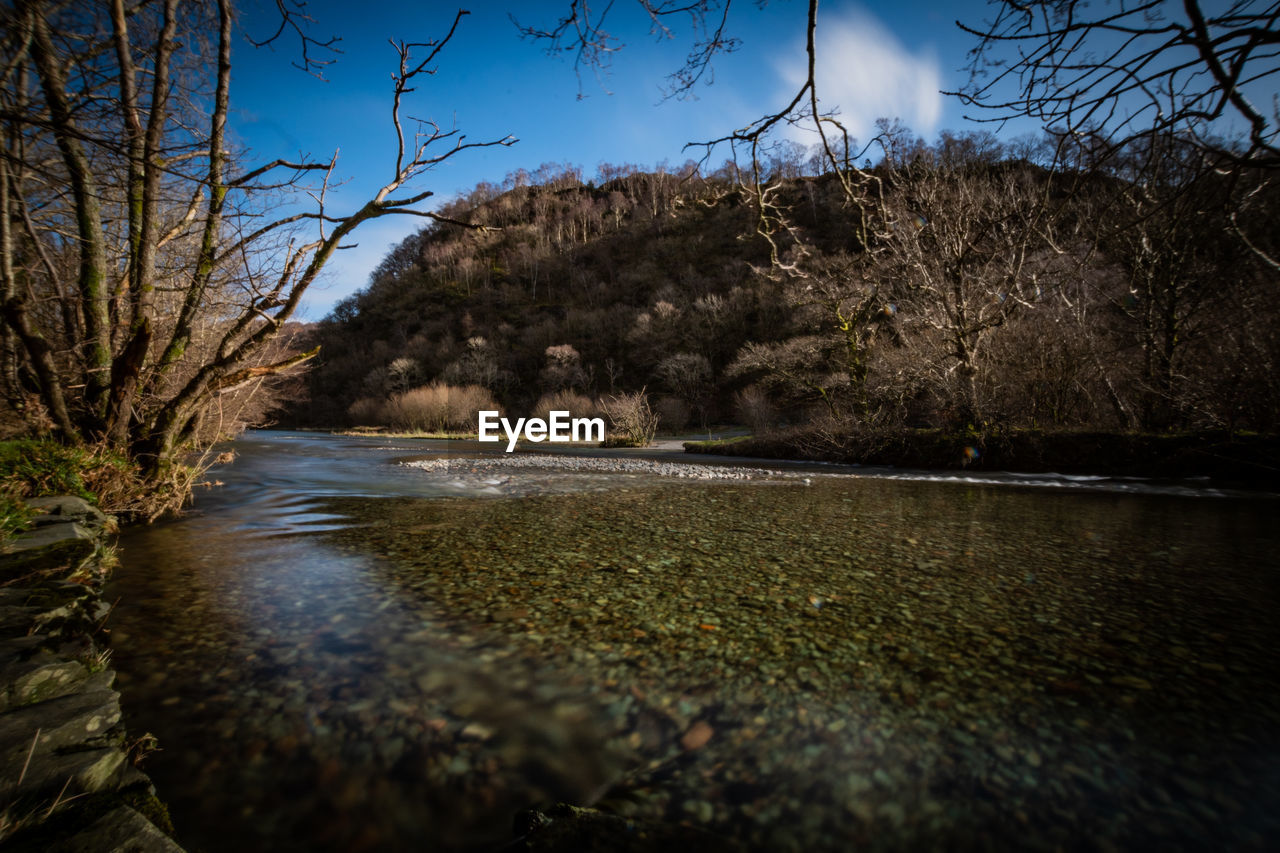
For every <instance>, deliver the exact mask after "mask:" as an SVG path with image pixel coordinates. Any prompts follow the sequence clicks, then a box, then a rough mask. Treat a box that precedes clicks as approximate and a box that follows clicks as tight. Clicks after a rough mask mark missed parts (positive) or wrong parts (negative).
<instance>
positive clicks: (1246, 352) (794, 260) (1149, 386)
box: [291, 136, 1280, 431]
mask: <svg viewBox="0 0 1280 853" xmlns="http://www.w3.org/2000/svg"><path fill="white" fill-rule="evenodd" d="M984 141H985V142H986V143H987V144H985V145H982V146H978V145H974V144H973V142H974V139H973V138H972V137H970V138H965V137H948V136H944V137H943V139H942V140H941V141H939V142H938V143H937V144H935V145H934V146H924V145H923V143H917V147H916V149H915V150H914V151H913V152H912V153H911V154H910V157H909V158H906V159H902V160H899V161H897V162H892V163H891V162H889V161H887V160H886V161H885V162H883V163H881V164H880V165H879V166H877V167H876V169H875V170H874V171H873V172H872V173H871V174H872V175H874V177H875V180H876V186H877V188H878V191H879V193H880V199H879V201H878V202H877V206H876V207H875V209H874V210H870V213H871V214H874V215H875V216H877V217H878V219H877V222H878V223H879V227H878V230H876V231H875V233H874V236H873V237H869V238H866V239H865V240H864V239H860V238H859V236H858V235H859V233H860V232H859V230H858V227H857V225H858V222H859V217H860V216H861V215H864V214H867V213H868V208H866V207H863V208H857V207H854V206H851V205H849V204H848V203H847V201H846V200H845V197H844V196H843V195H842V194H841V193H840V191H839V183H838V180H837V177H836V176H835V175H832V174H825V175H806V174H804V172H805V170H804V169H803V168H802V167H801V166H800V165H799V164H798V163H792V164H790V165H789V166H788V164H777V165H776V168H775V169H774V171H773V173H772V174H771V176H770V177H771V180H772V186H773V188H774V189H773V190H772V192H773V198H774V199H776V200H777V203H778V209H779V210H780V211H782V215H783V216H784V217H785V225H786V228H785V229H777V228H775V230H774V234H775V240H776V241H777V242H778V244H779V246H780V248H781V251H782V253H783V255H782V257H783V260H784V262H786V263H788V264H792V265H794V270H793V271H788V270H785V269H780V268H779V267H778V266H777V265H772V266H771V264H770V255H769V248H770V247H769V243H768V242H767V241H766V240H765V239H764V238H763V237H762V236H760V235H759V234H758V233H756V226H757V224H758V223H757V219H756V217H757V209H756V207H755V206H754V205H753V204H752V198H751V196H750V194H749V193H746V192H743V191H741V189H740V188H738V187H737V186H736V185H735V184H734V182H733V181H732V180H731V171H730V170H729V169H727V168H725V169H722V170H721V171H720V172H718V173H715V174H712V175H710V176H705V177H704V176H700V175H698V174H697V173H696V172H695V171H694V170H693V169H692V168H690V167H686V168H685V169H684V170H681V172H680V173H679V174H675V173H671V172H668V171H665V170H659V171H656V172H645V171H641V170H639V169H636V168H633V167H610V166H602V167H601V168H600V171H599V173H598V175H597V176H596V178H595V179H594V180H591V181H586V182H584V181H583V180H582V177H581V173H580V171H579V170H577V169H575V168H572V167H565V166H544V167H542V168H541V169H539V170H538V171H537V172H535V173H533V174H528V173H520V174H517V175H513V176H508V178H507V180H506V181H505V182H504V184H503V185H502V186H495V185H492V184H482V185H481V186H479V187H477V188H476V189H475V190H474V191H473V192H472V193H471V194H470V195H469V196H468V197H466V198H460V199H458V200H456V201H455V202H454V203H453V204H451V205H450V206H448V207H447V208H446V209H445V210H444V211H442V213H443V214H444V215H446V216H448V217H449V218H451V219H453V220H455V221H457V222H459V223H466V225H467V226H471V227H464V226H463V225H459V224H449V223H432V224H431V225H429V226H428V227H426V228H424V229H423V230H421V231H420V232H418V233H417V234H415V235H413V236H412V237H410V238H408V239H407V240H405V241H404V242H403V243H402V244H400V245H399V246H398V247H397V248H396V249H395V250H393V251H392V252H391V253H390V254H389V255H388V256H387V258H386V259H385V260H384V261H383V262H382V264H381V265H380V266H379V267H378V269H377V270H376V271H375V273H374V274H373V276H372V278H371V281H370V283H369V286H368V287H367V288H366V289H364V290H363V291H361V292H359V293H357V294H356V295H354V296H353V297H351V298H349V299H347V300H346V301H344V302H343V303H341V304H340V305H339V306H337V308H336V309H335V310H334V312H333V313H332V315H331V316H329V317H328V318H326V319H325V320H324V321H323V322H322V323H320V324H318V326H317V328H316V329H315V330H314V332H313V335H314V343H318V344H319V345H320V346H321V356H320V359H319V363H318V365H317V366H316V367H315V369H314V370H313V371H312V373H311V374H310V377H309V399H308V400H306V401H305V402H301V403H299V404H297V405H296V406H295V407H294V408H293V410H292V412H291V417H292V418H293V420H294V422H297V423H306V424H311V425H322V426H336V425H342V424H354V423H366V424H368V423H376V422H380V421H381V422H389V421H391V420H394V417H393V414H389V412H391V410H390V409H388V408H387V405H386V404H387V403H388V402H389V401H394V400H395V399H396V396H397V395H399V394H403V393H404V392H406V391H409V390H410V389H413V388H416V387H420V386H423V385H426V384H428V383H432V382H442V383H448V385H449V387H450V388H461V387H462V386H467V385H474V386H481V387H482V388H484V389H487V390H488V392H490V393H491V394H492V396H493V398H494V399H495V400H496V401H497V402H498V403H499V404H500V405H501V406H502V407H504V409H507V410H509V411H512V412H515V413H518V414H521V415H523V414H528V413H529V412H530V411H532V410H533V408H534V406H535V404H536V402H537V401H538V399H539V398H540V397H542V396H543V395H544V394H548V393H552V392H558V391H564V392H571V393H574V394H578V395H582V396H585V397H587V398H597V397H599V396H601V395H610V394H613V393H617V392H621V391H635V390H639V389H641V388H644V389H646V390H647V392H648V394H649V395H650V398H651V399H652V401H653V403H654V405H655V408H656V409H657V410H658V412H659V413H660V415H661V416H662V418H663V420H664V425H665V426H666V427H668V428H672V429H680V428H683V427H685V426H688V425H690V424H693V423H696V422H698V421H701V420H711V421H726V420H732V421H736V422H743V423H748V424H749V425H751V426H753V427H754V428H756V429H767V428H769V427H771V426H776V425H779V424H783V423H792V424H794V423H797V422H810V421H813V419H814V418H818V419H823V418H825V419H828V420H831V419H834V422H836V423H842V424H846V425H847V424H848V423H851V422H859V423H864V424H872V423H874V424H876V425H877V428H880V427H884V426H886V425H888V426H890V427H892V425H893V424H899V425H906V426H917V427H925V426H943V427H948V426H955V425H960V426H963V425H965V424H969V425H976V426H977V427H980V428H983V429H986V428H991V427H995V426H1021V427H1026V426H1032V427H1049V428H1090V429H1103V430H1116V429H1132V428H1141V429H1148V430H1150V429H1156V430H1167V429H1183V428H1194V429H1204V428H1215V429H1220V428H1227V429H1239V428H1247V429H1255V430H1263V431H1267V430H1273V429H1274V428H1275V413H1276V412H1277V411H1280V385H1278V381H1277V379H1276V378H1275V377H1276V375H1277V373H1280V371H1277V370H1275V369H1273V367H1274V366H1280V351H1278V349H1280V348H1278V345H1277V343H1276V340H1277V336H1276V335H1275V334H1274V332H1275V330H1276V329H1277V328H1280V323H1278V322H1277V316H1278V315H1277V299H1276V296H1275V289H1274V286H1273V284H1271V283H1268V276H1269V275H1270V273H1269V272H1268V271H1267V270H1266V269H1265V268H1264V266H1263V265H1262V264H1259V263H1257V262H1255V260H1254V259H1252V258H1251V257H1250V256H1249V254H1248V253H1247V252H1245V251H1243V248H1242V247H1241V246H1239V245H1238V244H1237V243H1234V242H1232V240H1231V239H1230V236H1229V235H1228V234H1227V233H1226V229H1225V227H1224V223H1225V221H1226V218H1227V215H1228V211H1229V209H1230V206H1231V204H1232V203H1233V202H1232V199H1233V196H1232V192H1235V191H1236V190H1235V189H1233V188H1232V187H1224V186H1221V185H1219V184H1214V183H1212V182H1211V181H1206V180H1203V179H1196V180H1194V181H1191V182H1190V183H1188V184H1187V185H1185V186H1174V184H1173V182H1172V181H1171V183H1170V186H1169V187H1167V188H1157V191H1158V192H1156V193H1148V194H1147V195H1146V196H1144V197H1143V198H1136V197H1135V196H1134V194H1133V193H1131V192H1128V190H1127V188H1126V186H1125V184H1124V183H1123V182H1122V181H1119V180H1117V181H1113V182H1111V183H1107V182H1102V183H1095V186H1093V187H1092V188H1090V189H1088V190H1087V191H1083V192H1082V191H1081V190H1080V189H1079V187H1074V188H1073V190H1074V191H1073V192H1070V193H1069V192H1067V188H1068V187H1067V184H1068V181H1067V179H1064V178H1061V177H1059V178H1054V177H1051V173H1050V172H1048V171H1046V170H1045V169H1044V168H1041V167H1040V166H1037V165H1033V164H1032V163H1029V162H1027V160H1026V159H1024V158H1021V157H1017V158H1015V157H1013V156H1011V154H1010V152H1009V151H1007V150H1006V149H1004V148H1001V147H999V146H993V145H992V144H990V139H989V137H988V138H986V139H985V140H984ZM1159 193H1163V194H1164V195H1163V196H1160V197H1161V198H1166V199H1167V200H1168V203H1167V204H1165V203H1164V202H1159V199H1158V198H1157V199H1156V200H1154V201H1153V200H1152V199H1153V198H1154V197H1156V196H1158V195H1159ZM1157 202H1159V203H1157ZM1135 213H1136V214H1139V215H1140V216H1142V217H1143V218H1142V219H1140V220H1139V224H1138V225H1137V226H1132V225H1124V226H1122V225H1121V223H1122V222H1123V221H1131V220H1132V219H1133V216H1134V214H1135ZM1228 365H1230V366H1231V370H1230V371H1228V370H1227V366H1228ZM584 404H585V401H584Z"/></svg>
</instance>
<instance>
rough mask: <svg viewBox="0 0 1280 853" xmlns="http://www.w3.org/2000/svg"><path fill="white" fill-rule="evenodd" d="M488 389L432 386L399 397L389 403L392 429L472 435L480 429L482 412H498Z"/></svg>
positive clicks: (388, 419) (415, 389)
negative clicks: (454, 432)
mask: <svg viewBox="0 0 1280 853" xmlns="http://www.w3.org/2000/svg"><path fill="white" fill-rule="evenodd" d="M497 408H498V404H497V403H496V402H495V401H494V399H493V395H492V394H491V393H489V391H488V389H485V388H481V387H480V386H479V385H462V386H457V385H446V384H445V383H443V382H433V383H431V384H430V385H423V386H422V387H420V388H414V389H413V390H412V391H406V392H404V393H403V394H396V395H395V396H394V397H392V398H391V399H390V400H388V401H387V403H386V408H385V417H386V419H387V421H389V422H390V424H391V426H392V427H394V428H396V429H403V430H408V431H412V432H447V431H449V430H454V431H459V432H469V431H474V430H476V429H479V413H480V410H481V409H489V410H496V409H497Z"/></svg>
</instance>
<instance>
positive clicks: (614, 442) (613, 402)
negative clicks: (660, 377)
mask: <svg viewBox="0 0 1280 853" xmlns="http://www.w3.org/2000/svg"><path fill="white" fill-rule="evenodd" d="M600 408H601V410H602V411H603V412H604V415H605V417H607V418H608V419H609V424H610V426H611V427H612V428H611V429H610V431H609V435H608V436H607V437H606V438H605V440H604V446H605V447H648V446H649V445H650V444H651V443H652V442H653V436H654V433H656V432H657V431H658V416H657V415H655V414H654V413H653V410H652V409H651V408H649V398H648V397H647V396H646V395H645V393H644V389H641V390H639V391H636V392H635V393H633V394H618V395H616V396H613V397H606V398H604V399H603V400H601V401H600Z"/></svg>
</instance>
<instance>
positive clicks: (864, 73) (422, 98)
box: [232, 0, 986, 320]
mask: <svg viewBox="0 0 1280 853" xmlns="http://www.w3.org/2000/svg"><path fill="white" fill-rule="evenodd" d="M567 4H568V0H560V2H532V3H530V2H524V3H516V2H497V1H495V0H483V1H482V2H476V3H473V4H472V5H471V6H470V7H469V8H470V10H471V14H470V15H469V16H467V17H466V18H464V19H463V22H462V24H461V26H460V28H459V31H458V34H457V35H456V36H455V39H454V41H453V42H451V43H450V44H449V46H448V47H447V48H446V49H445V51H444V53H443V54H442V55H441V56H440V59H439V62H438V63H437V66H436V67H437V68H438V72H437V74H436V75H435V76H434V77H431V78H427V79H425V81H424V82H423V84H422V85H421V86H419V88H418V91H416V92H414V93H412V94H410V95H408V96H406V101H405V107H404V110H403V112H404V113H405V114H406V115H408V116H416V117H419V118H427V119H432V120H434V121H436V122H438V123H439V124H440V125H442V126H443V127H445V128H451V127H453V126H455V125H456V126H457V127H458V128H460V129H462V131H463V132H465V133H466V134H467V138H468V139H469V140H474V141H480V140H487V139H499V138H502V137H504V136H506V135H508V134H509V135H512V136H515V137H516V138H517V139H518V140H519V141H518V142H517V143H516V144H515V145H513V146H512V147H510V148H488V149H481V150H476V151H471V152H464V153H461V154H459V155H458V156H457V157H456V158H455V159H454V160H452V161H451V162H450V163H448V164H446V165H445V166H443V167H441V168H439V169H437V170H436V171H433V172H431V173H428V174H427V175H425V176H424V177H423V178H421V179H420V180H419V182H418V183H419V187H420V189H430V190H433V191H434V192H435V197H434V198H433V199H431V200H430V201H429V202H428V204H431V203H438V202H444V201H447V200H449V199H451V198H453V197H454V196H456V195H457V194H458V193H464V192H466V191H468V190H470V189H471V188H472V187H474V186H475V185H476V184H477V183H479V182H480V181H492V182H494V183H499V182H501V181H502V179H503V177H504V176H505V175H507V174H508V173H509V172H512V171H514V170H516V169H518V168H521V167H524V168H529V169H532V168H536V167H537V166H538V165H539V164H541V163H544V162H568V163H573V164H577V165H580V166H582V167H583V172H584V175H585V176H590V175H592V174H594V172H595V169H596V166H597V165H598V164H599V163H601V162H611V163H635V164H638V165H642V166H652V165H654V164H656V163H658V162H660V161H662V160H667V161H669V162H670V163H671V164H672V165H679V164H680V163H683V162H684V161H685V159H687V158H688V157H689V156H690V153H689V152H683V151H682V150H681V149H682V146H683V145H684V144H685V143H686V142H689V141H697V140H702V139H709V138H713V137H717V136H722V135H724V134H725V133H727V132H729V131H731V130H733V129H736V128H738V127H741V126H743V125H745V124H746V123H748V122H749V121H751V120H752V119H754V118H756V117H758V116H760V115H763V114H766V113H768V112H772V111H774V110H776V109H778V108H780V107H781V106H783V105H785V103H786V102H787V100H788V99H789V97H790V95H791V94H792V93H794V91H795V88H796V86H797V82H796V81H797V80H798V79H799V75H802V74H803V68H804V64H803V63H804V24H805V12H806V3H805V2H803V0H772V2H770V3H768V5H767V6H765V7H764V8H757V6H756V4H754V3H747V2H742V0H739V4H738V5H735V7H734V9H733V17H732V18H731V25H730V30H731V32H732V34H733V35H736V36H738V37H739V38H741V39H742V47H741V48H740V50H739V51H737V52H736V53H734V54H731V55H729V56H725V57H721V58H720V59H719V60H718V61H717V62H716V65H715V80H714V83H713V84H712V85H710V86H699V87H698V89H697V90H696V99H695V100H684V101H675V100H668V101H665V102H664V101H663V100H662V85H663V83H664V80H665V77H666V75H667V74H668V73H670V72H671V71H673V70H675V69H676V68H677V67H678V66H679V65H680V64H681V61H682V60H683V58H684V56H685V53H686V52H687V50H688V47H689V44H690V38H691V35H692V34H691V32H690V30H689V29H688V28H687V26H685V25H684V23H683V22H679V21H678V22H675V38H674V39H673V40H669V41H663V40H660V39H658V38H656V37H654V36H651V35H650V34H649V32H648V21H647V18H646V16H645V15H644V13H643V12H642V11H641V10H640V8H639V7H638V6H636V5H635V4H632V3H630V2H629V0H616V2H615V8H614V9H613V10H612V11H611V13H610V18H609V23H610V27H609V28H610V29H611V31H613V32H615V33H616V34H617V35H619V36H620V37H621V39H622V41H623V43H624V44H625V47H624V48H623V49H622V50H621V51H620V52H618V53H617V54H616V55H615V56H614V59H613V64H612V68H611V70H610V71H609V73H608V75H607V76H606V77H604V78H603V79H602V80H601V81H597V80H596V79H595V78H594V77H593V76H591V74H590V73H587V74H584V76H583V78H582V80H581V84H579V80H578V78H577V76H576V75H575V72H574V68H573V64H572V62H571V61H570V60H569V59H567V58H562V57H549V56H547V55H546V53H545V51H544V50H543V49H542V48H541V47H539V45H537V44H534V43H531V42H528V41H524V40H522V39H521V38H520V37H519V34H518V32H517V31H516V28H515V26H514V25H513V24H512V23H511V21H510V19H509V17H508V14H509V13H510V14H514V15H515V16H516V17H517V18H518V19H519V20H520V21H521V22H522V23H525V22H528V23H530V24H540V25H551V24H553V23H554V21H555V20H556V18H557V17H558V16H559V15H561V14H563V10H564V8H566V7H567ZM306 8H307V12H308V13H309V14H310V15H311V16H312V17H313V18H314V19H315V24H314V25H313V27H312V30H311V31H312V33H313V34H314V35H316V36H317V37H321V38H327V37H328V36H330V35H334V34H336V35H339V36H341V39H342V41H341V42H340V43H339V45H338V47H339V48H340V49H341V50H342V53H341V54H340V55H336V56H334V57H333V58H335V59H336V62H334V63H333V64H332V65H330V66H328V67H327V68H326V70H325V72H324V76H325V78H326V79H325V80H324V81H321V80H316V79H314V78H312V77H310V76H308V75H306V74H304V73H303V72H301V71H299V70H297V69H295V68H293V67H292V66H291V63H292V62H293V61H295V60H296V59H297V58H298V51H297V45H296V40H290V39H289V38H287V37H282V38H281V40H280V41H279V42H278V43H277V44H276V45H275V46H274V47H273V48H270V49H268V48H257V49H255V48H253V47H251V46H249V45H248V44H247V43H241V44H238V45H237V47H236V55H235V57H234V65H233V74H234V77H233V82H232V85H233V89H232V107H233V116H232V132H233V133H234V134H235V135H236V136H237V137H238V138H239V140H240V141H241V142H243V143H244V144H246V145H248V146H249V147H250V148H251V149H252V152H253V161H254V162H258V161H265V160H269V159H273V158H275V157H296V156H298V154H299V153H304V154H309V155H311V156H312V157H313V158H314V159H326V160H327V159H328V157H329V156H330V155H331V154H332V153H333V151H334V150H335V149H336V150H338V152H339V159H338V167H337V176H338V177H339V178H341V179H343V180H344V181H345V183H343V184H342V186H341V187H340V188H339V189H338V190H337V191H336V192H334V193H332V194H331V196H330V205H331V207H330V209H331V210H335V211H337V210H354V209H355V208H356V207H358V206H359V204H361V203H362V202H363V201H364V200H365V199H367V198H368V197H369V196H370V195H371V194H372V193H373V192H375V191H376V190H377V188H378V187H379V186H380V185H381V184H382V183H384V182H385V181H386V180H387V179H388V177H389V176H390V171H391V168H392V163H393V158H394V155H395V137H394V133H393V130H392V126H391V123H390V120H389V114H390V103H391V101H390V93H391V76H390V75H391V72H392V71H393V70H394V68H395V63H396V54H395V52H394V50H393V49H392V48H391V46H390V45H389V44H388V41H387V40H388V39H389V38H396V39H403V40H406V41H424V40H426V39H429V38H433V37H439V36H441V35H443V34H444V33H445V32H446V31H447V29H448V26H449V24H450V23H451V22H452V20H453V15H454V13H455V12H456V10H457V8H458V7H457V6H455V5H446V4H441V3H435V2H417V3H399V2H366V3H363V4H353V3H350V2H336V1H335V0H311V2H309V3H308V4H307V7H306ZM464 8H467V7H464ZM353 10H357V11H353ZM274 14H275V13H274V3H268V2H264V1H263V0H258V2H257V3H256V4H250V5H248V6H246V7H245V8H244V10H243V12H242V18H241V26H242V29H243V31H244V32H246V33H248V34H250V35H253V36H256V37H258V38H261V37H263V36H265V35H267V34H269V33H270V32H271V31H272V30H273V29H274V26H275V23H274V22H275V19H274V18H273V16H274ZM985 14H986V4H985V3H984V2H981V0H960V2H954V3H938V2H923V0H899V2H893V3H852V2H838V0H837V2H828V3H824V4H823V5H822V7H821V10H820V18H819V21H820V28H819V33H820V35H819V55H820V57H821V62H820V66H819V69H818V84H819V93H820V95H822V96H823V103H824V105H825V106H828V107H831V106H838V107H839V108H840V110H841V112H842V114H843V116H844V118H845V120H846V122H847V123H848V124H849V126H850V127H851V129H852V130H853V132H854V133H855V134H857V135H859V136H860V137H862V138H864V139H865V138H869V137H870V136H871V135H872V134H871V133H869V132H868V130H869V129H870V128H871V126H872V124H873V123H874V121H875V120H876V118H878V117H881V116H885V117H890V118H892V117H900V118H901V119H902V120H903V121H904V122H906V123H907V124H908V125H910V126H911V127H912V128H913V129H914V130H916V132H917V133H919V134H921V135H923V136H925V137H926V138H932V137H933V135H934V134H935V133H936V132H937V131H938V130H941V129H944V128H949V129H963V128H965V127H973V125H967V124H966V123H965V121H964V119H963V115H962V113H963V110H962V108H961V105H960V104H959V103H958V102H957V101H956V100H955V99H953V98H946V97H944V96H943V95H941V94H940V93H939V90H942V89H953V88H956V87H959V86H960V85H961V84H962V83H963V82H964V79H965V77H964V74H963V72H962V71H961V69H962V67H963V65H964V62H965V53H966V51H967V50H968V49H969V48H970V47H971V46H972V43H971V40H970V38H969V37H968V36H966V35H965V34H964V33H962V32H961V31H960V30H958V29H957V28H956V26H955V23H954V21H955V20H956V18H960V19H962V20H965V21H966V22H970V23H972V22H979V21H981V19H982V18H983V17H984V15H985ZM580 92H581V94H582V95H583V97H579V93H580ZM801 141H804V140H801ZM726 154H727V152H726ZM721 159H722V158H720V157H717V158H716V160H717V162H718V161H719V160H721ZM423 224H424V222H423V220H421V219H419V218H416V217H386V218H383V219H380V220H377V221H375V222H371V223H367V224H366V225H364V226H362V227H361V229H360V230H359V231H357V233H356V241H357V242H358V244H359V245H358V247H357V248H355V249H351V250H348V251H345V252H341V253H339V255H338V256H337V257H336V258H335V260H334V261H333V262H332V263H331V265H330V269H329V270H328V271H327V272H326V274H325V279H324V281H322V282H320V283H319V284H318V286H316V287H314V288H313V289H312V291H311V292H310V293H309V294H308V296H307V299H306V302H305V303H304V308H303V311H302V312H301V314H300V316H299V319H304V320H316V319H319V318H320V317H322V316H323V315H324V314H325V313H327V312H328V310H329V309H330V308H331V307H332V305H333V304H334V303H335V302H336V301H337V300H339V299H341V298H342V297H344V296H347V295H348V294H350V293H352V292H354V291H355V290H357V289H359V288H361V287H364V286H365V285H366V284H367V282H368V276H369V273H370V271H371V270H372V269H373V268H374V266H376V265H377V263H378V262H379V261H380V260H381V259H382V257H383V256H384V255H385V254H386V252H387V251H388V250H389V249H390V247H391V246H393V245H394V244H396V243H397V242H399V241H400V240H401V239H403V238H404V237H405V236H407V235H408V234H410V233H412V232H413V231H415V230H417V229H418V228H420V227H422V225H423Z"/></svg>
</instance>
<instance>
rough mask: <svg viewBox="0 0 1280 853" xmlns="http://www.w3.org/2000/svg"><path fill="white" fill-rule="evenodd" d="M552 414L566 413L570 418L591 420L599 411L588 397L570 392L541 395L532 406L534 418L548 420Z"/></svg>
mask: <svg viewBox="0 0 1280 853" xmlns="http://www.w3.org/2000/svg"><path fill="white" fill-rule="evenodd" d="M552 412H568V413H569V417H571V418H593V417H595V416H596V415H597V414H599V409H598V408H597V406H596V404H595V401H593V400H592V399H591V398H590V397H585V396H583V395H582V394H575V393H574V392H572V391H556V392H555V393H554V394H543V395H542V396H541V397H539V398H538V402H536V403H534V404H533V417H535V418H542V419H543V420H544V421H547V420H550V419H551V413H552Z"/></svg>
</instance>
